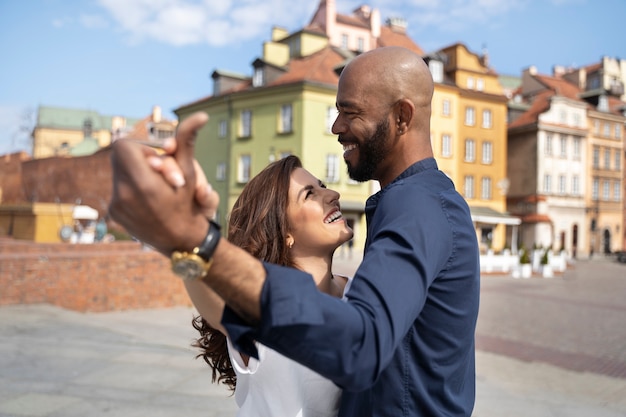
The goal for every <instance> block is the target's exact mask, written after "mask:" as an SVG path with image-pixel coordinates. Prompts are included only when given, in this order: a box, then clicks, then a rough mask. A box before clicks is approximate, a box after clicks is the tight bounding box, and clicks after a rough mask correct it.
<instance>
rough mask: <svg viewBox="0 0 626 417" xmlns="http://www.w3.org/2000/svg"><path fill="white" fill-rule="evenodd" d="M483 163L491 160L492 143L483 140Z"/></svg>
mask: <svg viewBox="0 0 626 417" xmlns="http://www.w3.org/2000/svg"><path fill="white" fill-rule="evenodd" d="M482 156H483V159H482V162H483V164H490V163H492V162H493V144H492V143H491V142H490V141H485V142H483V155H482Z"/></svg>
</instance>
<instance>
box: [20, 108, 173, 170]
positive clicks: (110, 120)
mask: <svg viewBox="0 0 626 417" xmlns="http://www.w3.org/2000/svg"><path fill="white" fill-rule="evenodd" d="M176 124H177V122H176V121H169V120H165V119H163V118H162V116H161V109H160V107H158V106H154V107H153V109H152V113H151V114H150V115H149V116H147V117H146V118H144V119H133V118H126V117H122V116H105V115H101V114H100V113H98V112H96V111H93V110H85V109H69V108H63V107H51V106H40V107H39V108H38V111H37V121H36V125H35V127H34V129H33V133H32V140H33V149H32V155H33V158H35V159H40V158H49V157H53V156H84V155H91V154H93V153H94V152H96V151H97V150H99V149H102V148H104V147H106V146H109V145H110V144H111V142H113V141H114V140H116V139H118V138H121V137H126V136H128V137H134V138H137V139H141V140H158V139H160V138H164V137H168V136H172V135H173V134H174V130H175V128H176Z"/></svg>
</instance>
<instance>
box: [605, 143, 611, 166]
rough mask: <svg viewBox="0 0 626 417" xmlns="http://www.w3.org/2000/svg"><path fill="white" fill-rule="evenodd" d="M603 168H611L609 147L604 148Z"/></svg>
mask: <svg viewBox="0 0 626 417" xmlns="http://www.w3.org/2000/svg"><path fill="white" fill-rule="evenodd" d="M604 169H611V148H606V149H605V150H604Z"/></svg>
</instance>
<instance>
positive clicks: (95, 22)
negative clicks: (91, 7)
mask: <svg viewBox="0 0 626 417" xmlns="http://www.w3.org/2000/svg"><path fill="white" fill-rule="evenodd" d="M78 20H79V22H80V24H81V25H83V26H84V27H86V28H87V29H103V28H106V27H108V26H109V24H108V22H107V20H106V19H105V18H103V17H102V16H98V15H87V14H82V15H80V17H79V19H78Z"/></svg>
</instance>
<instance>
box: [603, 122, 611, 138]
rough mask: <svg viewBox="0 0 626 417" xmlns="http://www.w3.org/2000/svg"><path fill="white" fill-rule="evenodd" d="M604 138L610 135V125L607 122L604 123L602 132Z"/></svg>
mask: <svg viewBox="0 0 626 417" xmlns="http://www.w3.org/2000/svg"><path fill="white" fill-rule="evenodd" d="M603 135H604V137H605V138H608V137H610V136H611V125H610V124H608V123H605V124H604V133H603Z"/></svg>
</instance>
